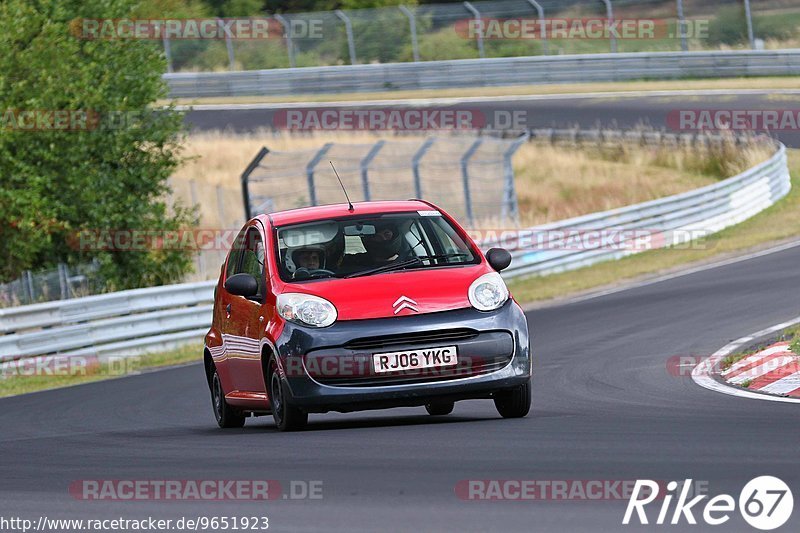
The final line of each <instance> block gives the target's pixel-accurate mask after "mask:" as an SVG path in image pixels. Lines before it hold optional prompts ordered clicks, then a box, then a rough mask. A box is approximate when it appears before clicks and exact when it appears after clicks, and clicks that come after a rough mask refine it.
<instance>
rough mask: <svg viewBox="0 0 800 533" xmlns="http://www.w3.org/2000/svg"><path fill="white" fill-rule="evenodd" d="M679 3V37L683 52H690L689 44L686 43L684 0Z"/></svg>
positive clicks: (679, 0) (678, 0)
mask: <svg viewBox="0 0 800 533" xmlns="http://www.w3.org/2000/svg"><path fill="white" fill-rule="evenodd" d="M677 2H678V35H680V38H681V50H683V51H684V52H688V51H689V43H688V42H687V41H686V18H685V17H684V16H683V0H677Z"/></svg>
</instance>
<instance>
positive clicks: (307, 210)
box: [259, 200, 438, 226]
mask: <svg viewBox="0 0 800 533" xmlns="http://www.w3.org/2000/svg"><path fill="white" fill-rule="evenodd" d="M353 207H354V209H353V211H352V212H351V211H350V210H349V206H348V204H331V205H319V206H314V207H302V208H299V209H289V210H287V211H278V212H275V213H270V214H269V215H259V218H261V217H264V218H266V217H269V218H270V219H271V220H272V224H273V225H274V226H285V225H287V224H301V223H303V222H312V221H314V220H325V219H330V218H339V217H347V216H357V215H381V214H384V213H401V212H404V211H419V210H430V209H437V210H438V208H437V207H435V206H433V207H432V206H431V204H428V203H426V202H423V201H421V200H404V201H395V200H393V201H376V202H355V203H354V204H353Z"/></svg>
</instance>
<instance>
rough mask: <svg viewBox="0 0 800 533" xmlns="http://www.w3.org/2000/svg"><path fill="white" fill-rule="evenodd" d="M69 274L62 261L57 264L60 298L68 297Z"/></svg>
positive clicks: (66, 298)
mask: <svg viewBox="0 0 800 533" xmlns="http://www.w3.org/2000/svg"><path fill="white" fill-rule="evenodd" d="M68 284H69V274H68V273H67V265H65V264H64V263H59V264H58V286H59V288H60V289H61V299H62V300H68V299H69V285H68Z"/></svg>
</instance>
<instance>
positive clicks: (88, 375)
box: [0, 344, 203, 398]
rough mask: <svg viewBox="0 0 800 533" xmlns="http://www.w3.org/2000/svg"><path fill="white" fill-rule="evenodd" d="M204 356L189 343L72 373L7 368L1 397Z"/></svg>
mask: <svg viewBox="0 0 800 533" xmlns="http://www.w3.org/2000/svg"><path fill="white" fill-rule="evenodd" d="M202 353H203V347H202V345H198V344H190V345H186V346H183V347H181V348H177V349H174V350H170V351H167V352H161V353H150V354H143V355H139V356H133V357H129V358H119V359H117V360H116V361H114V362H112V363H110V364H109V363H102V364H97V365H91V364H89V365H86V366H75V367H73V369H72V370H70V369H65V370H64V371H61V372H55V373H53V374H44V373H42V374H39V375H30V376H28V375H23V374H24V371H20V372H19V374H20V375H17V374H15V373H14V372H13V371H10V370H8V369H6V371H5V372H4V375H5V376H6V377H5V378H0V398H2V397H5V396H14V395H16V394H25V393H28V392H36V391H41V390H47V389H55V388H59V387H68V386H70V385H77V384H79V383H89V382H92V381H100V380H104V379H113V378H117V377H122V376H126V375H131V374H136V373H138V372H142V371H145V370H150V369H154V368H159V367H166V366H173V365H179V364H184V363H191V362H195V361H200V360H201V359H202Z"/></svg>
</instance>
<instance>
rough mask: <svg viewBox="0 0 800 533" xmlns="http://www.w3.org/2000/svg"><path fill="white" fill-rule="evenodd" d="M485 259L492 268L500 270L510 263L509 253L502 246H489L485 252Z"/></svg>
mask: <svg viewBox="0 0 800 533" xmlns="http://www.w3.org/2000/svg"><path fill="white" fill-rule="evenodd" d="M486 260H487V261H488V262H489V265H490V266H491V267H492V268H493V269H495V270H496V271H498V272H500V271H501V270H504V269H506V268H508V265H510V264H511V253H510V252H509V251H508V250H505V249H503V248H491V249H490V250H489V251H488V252H486Z"/></svg>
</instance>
